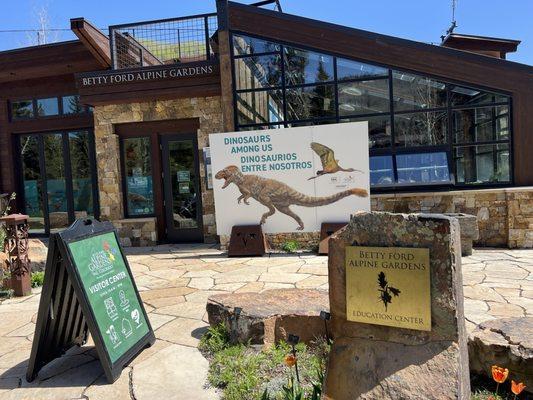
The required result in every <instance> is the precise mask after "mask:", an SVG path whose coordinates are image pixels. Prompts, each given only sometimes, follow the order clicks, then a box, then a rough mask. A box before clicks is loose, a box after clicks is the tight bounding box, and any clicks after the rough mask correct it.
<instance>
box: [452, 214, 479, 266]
mask: <svg viewBox="0 0 533 400" xmlns="http://www.w3.org/2000/svg"><path fill="white" fill-rule="evenodd" d="M444 215H447V216H449V217H453V218H457V220H458V221H459V227H460V229H461V255H462V256H471V255H472V247H473V244H474V240H478V239H479V228H478V223H477V217H476V216H475V215H470V214H464V213H446V214H444Z"/></svg>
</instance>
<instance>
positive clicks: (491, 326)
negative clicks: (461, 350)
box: [468, 317, 533, 393]
mask: <svg viewBox="0 0 533 400" xmlns="http://www.w3.org/2000/svg"><path fill="white" fill-rule="evenodd" d="M468 353H469V355H470V369H471V370H472V371H473V372H477V373H480V374H484V375H487V376H489V377H490V376H491V367H492V366H493V365H499V366H501V367H504V368H508V369H509V371H510V372H509V375H510V379H513V380H514V381H517V382H523V383H524V384H525V385H526V390H529V391H532V393H533V318H532V317H521V318H501V319H495V320H491V321H487V322H483V323H481V324H479V325H478V327H477V328H476V329H474V331H473V332H472V334H471V335H470V340H469V342H468Z"/></svg>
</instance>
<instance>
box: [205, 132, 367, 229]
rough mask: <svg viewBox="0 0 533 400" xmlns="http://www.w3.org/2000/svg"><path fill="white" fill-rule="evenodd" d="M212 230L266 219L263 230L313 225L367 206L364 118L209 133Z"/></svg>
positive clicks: (340, 219)
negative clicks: (211, 179)
mask: <svg viewBox="0 0 533 400" xmlns="http://www.w3.org/2000/svg"><path fill="white" fill-rule="evenodd" d="M209 142H210V148H211V162H212V168H213V174H214V178H215V179H214V180H213V189H214V194H215V210H216V223H217V233H218V234H219V235H229V234H231V228H232V227H233V226H234V225H257V224H260V223H261V224H263V231H264V232H266V233H282V232H298V231H303V232H314V231H319V230H320V225H321V223H323V222H347V221H348V220H349V218H350V215H351V214H353V213H354V212H356V211H358V210H365V211H368V210H370V198H369V196H368V194H369V189H370V187H369V186H370V184H369V164H368V125H367V122H352V123H342V124H332V125H319V126H306V127H299V128H287V129H276V130H273V129H270V130H261V131H252V132H232V133H218V134H211V135H209Z"/></svg>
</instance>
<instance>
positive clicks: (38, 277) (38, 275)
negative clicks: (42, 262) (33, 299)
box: [31, 271, 44, 288]
mask: <svg viewBox="0 0 533 400" xmlns="http://www.w3.org/2000/svg"><path fill="white" fill-rule="evenodd" d="M43 283H44V271H39V272H33V273H32V274H31V287H32V288H36V287H39V286H43Z"/></svg>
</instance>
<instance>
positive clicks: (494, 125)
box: [453, 106, 509, 143]
mask: <svg viewBox="0 0 533 400" xmlns="http://www.w3.org/2000/svg"><path fill="white" fill-rule="evenodd" d="M453 137H454V141H455V143H475V142H490V141H498V140H507V139H509V107H508V106H497V107H481V108H468V109H464V110H457V111H453Z"/></svg>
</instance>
